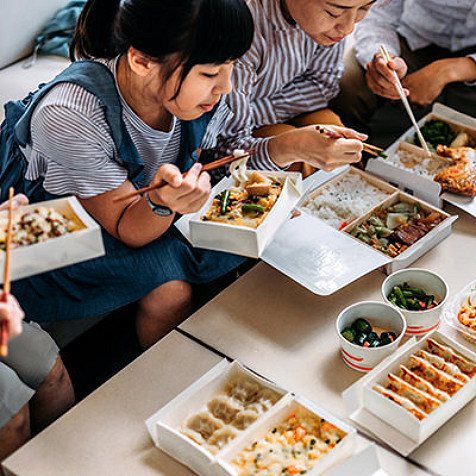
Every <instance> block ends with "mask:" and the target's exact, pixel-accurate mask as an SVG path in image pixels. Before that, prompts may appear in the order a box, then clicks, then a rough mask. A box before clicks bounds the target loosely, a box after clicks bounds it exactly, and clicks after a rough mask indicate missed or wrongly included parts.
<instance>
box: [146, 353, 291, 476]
mask: <svg viewBox="0 0 476 476" xmlns="http://www.w3.org/2000/svg"><path fill="white" fill-rule="evenodd" d="M238 376H243V377H245V378H247V379H249V380H253V381H255V382H257V383H258V384H259V385H261V386H262V387H264V388H269V389H272V390H274V391H275V392H276V393H278V394H279V395H280V400H278V402H277V403H276V404H275V405H278V404H279V402H280V401H281V400H282V399H283V398H284V397H285V396H286V395H287V392H286V390H284V389H282V388H281V387H279V386H277V385H275V384H274V383H272V382H269V381H267V380H265V379H263V378H261V377H259V376H258V375H256V374H254V373H253V372H251V371H250V370H248V369H246V368H245V367H243V366H242V365H240V364H239V363H238V362H236V361H235V362H233V363H229V362H228V361H226V360H223V361H221V362H220V363H218V364H217V365H216V366H214V367H213V368H212V369H211V370H209V371H208V372H207V373H205V374H204V375H202V377H200V378H199V379H198V380H196V381H195V382H194V383H192V384H191V385H190V386H189V387H187V388H186V389H185V390H184V391H183V392H181V393H180V394H179V395H177V396H176V397H175V398H174V399H173V400H171V401H170V402H169V403H168V404H166V405H165V406H164V407H162V408H161V409H160V410H158V411H157V412H156V413H155V414H154V415H152V416H151V417H150V418H149V419H148V420H147V421H146V426H147V428H148V430H149V433H150V435H151V437H152V440H153V441H154V443H155V445H156V446H158V447H159V448H160V449H161V450H163V451H165V452H166V453H167V454H169V455H170V456H172V457H173V458H175V459H177V460H178V461H180V462H181V463H183V464H185V465H186V466H188V467H189V468H190V469H192V470H193V471H195V472H197V473H198V474H202V475H204V476H209V475H210V474H213V472H214V469H213V468H214V465H215V462H216V458H217V457H218V455H219V454H220V453H221V452H222V451H224V450H225V449H226V448H227V447H228V446H229V445H232V444H233V443H234V441H235V440H236V439H237V438H239V436H240V435H241V434H242V433H246V432H247V431H248V430H249V429H250V428H252V427H253V426H254V425H256V424H258V423H259V422H260V421H261V420H262V419H264V418H266V415H267V413H269V412H270V411H271V410H272V408H271V410H268V412H265V413H263V414H261V415H260V416H259V417H258V419H257V421H255V422H254V423H252V424H251V425H250V426H249V427H248V428H247V429H245V430H241V431H240V430H237V434H238V436H237V437H236V438H235V440H231V441H230V442H228V443H227V444H226V445H225V446H224V448H222V449H221V450H220V451H217V452H216V453H215V454H213V453H212V452H210V451H208V450H207V448H206V447H204V446H201V445H199V444H198V443H196V442H195V441H193V440H192V439H191V438H189V437H188V436H186V435H185V434H183V433H182V432H181V431H180V428H181V426H182V425H183V424H184V423H185V421H186V420H187V419H188V418H189V417H190V416H191V415H193V414H195V413H197V412H199V411H200V410H201V409H203V407H204V406H205V405H206V403H207V402H208V401H210V400H211V399H212V398H213V397H215V396H217V395H218V394H220V393H221V391H222V390H223V388H224V387H225V385H226V383H227V382H229V381H230V380H231V379H233V378H235V377H238Z"/></svg>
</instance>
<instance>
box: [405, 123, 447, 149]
mask: <svg viewBox="0 0 476 476" xmlns="http://www.w3.org/2000/svg"><path fill="white" fill-rule="evenodd" d="M420 130H421V133H422V135H423V137H424V139H425V141H426V142H427V143H428V144H429V145H431V146H432V147H433V149H436V147H437V146H438V144H442V145H447V146H449V145H450V144H451V142H453V140H454V138H455V137H456V132H454V131H453V130H452V129H451V126H450V125H449V124H448V123H446V122H443V121H439V120H435V119H434V120H431V121H427V122H425V124H423V126H422V127H421V128H420ZM413 141H414V143H415V144H416V145H420V146H421V143H420V139H418V136H417V134H415V135H414V137H413Z"/></svg>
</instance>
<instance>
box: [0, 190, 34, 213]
mask: <svg viewBox="0 0 476 476" xmlns="http://www.w3.org/2000/svg"><path fill="white" fill-rule="evenodd" d="M24 205H28V198H27V197H26V196H25V195H23V194H22V193H19V194H18V195H15V196H14V197H13V208H14V209H15V208H17V207H22V206H24ZM0 210H8V201H7V202H3V203H2V204H1V205H0Z"/></svg>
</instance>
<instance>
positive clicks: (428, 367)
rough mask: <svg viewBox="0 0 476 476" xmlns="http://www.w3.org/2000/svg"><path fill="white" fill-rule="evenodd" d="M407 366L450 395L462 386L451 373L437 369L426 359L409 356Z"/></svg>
mask: <svg viewBox="0 0 476 476" xmlns="http://www.w3.org/2000/svg"><path fill="white" fill-rule="evenodd" d="M409 367H410V370H412V371H413V372H414V373H416V374H417V375H419V376H420V377H422V378H424V379H425V380H427V381H428V382H430V383H431V384H432V385H433V386H434V387H436V388H438V389H440V390H442V391H443V392H446V393H448V394H449V395H451V396H452V395H454V394H455V393H456V392H457V391H458V390H459V389H460V388H461V387H463V384H462V383H461V382H460V381H459V380H456V379H455V378H453V377H452V376H451V375H448V374H447V373H445V372H442V371H441V370H438V369H437V368H436V367H434V366H433V365H432V364H430V363H429V362H427V361H426V360H424V359H422V358H420V357H417V356H415V355H412V356H411V357H410V365H409Z"/></svg>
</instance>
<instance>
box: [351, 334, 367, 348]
mask: <svg viewBox="0 0 476 476" xmlns="http://www.w3.org/2000/svg"><path fill="white" fill-rule="evenodd" d="M368 337H369V335H368V334H367V333H365V332H361V333H360V334H357V336H356V338H355V340H354V344H357V345H361V346H363V345H364V344H365V341H368V340H369V339H368Z"/></svg>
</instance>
